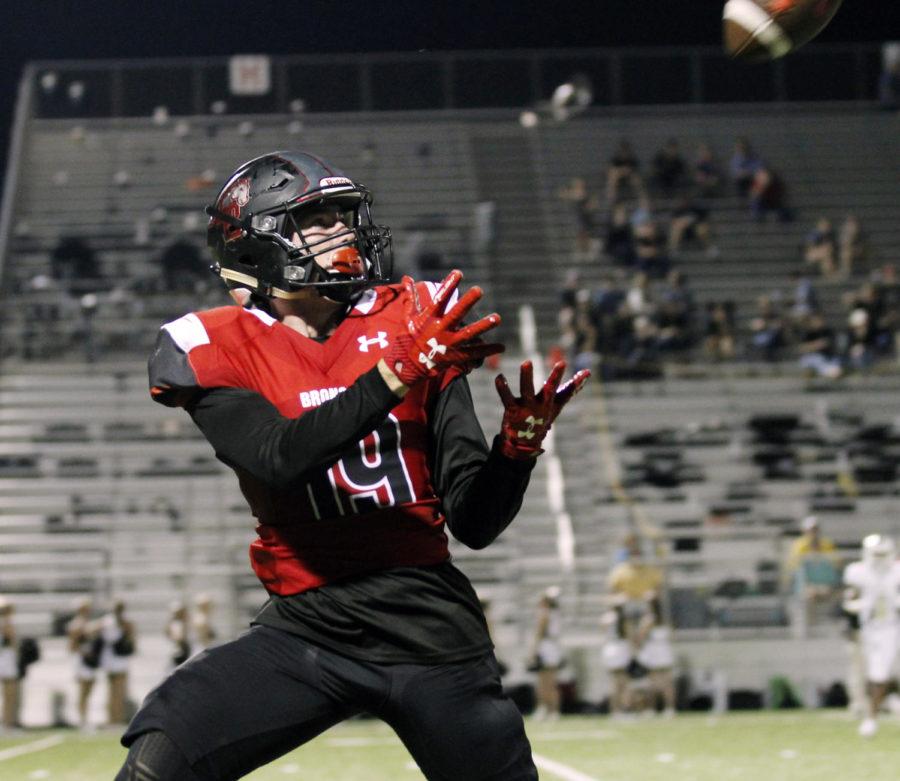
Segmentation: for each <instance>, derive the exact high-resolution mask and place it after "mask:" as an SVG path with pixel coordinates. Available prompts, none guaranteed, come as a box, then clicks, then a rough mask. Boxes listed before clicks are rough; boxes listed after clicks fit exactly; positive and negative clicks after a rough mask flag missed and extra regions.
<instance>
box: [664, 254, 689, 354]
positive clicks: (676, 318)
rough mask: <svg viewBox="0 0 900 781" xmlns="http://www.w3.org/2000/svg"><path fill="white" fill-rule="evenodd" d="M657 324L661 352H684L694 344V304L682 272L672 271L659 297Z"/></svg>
mask: <svg viewBox="0 0 900 781" xmlns="http://www.w3.org/2000/svg"><path fill="white" fill-rule="evenodd" d="M658 301H659V303H658V305H657V310H656V324H657V326H658V327H659V337H658V343H659V349H660V350H661V351H664V352H665V351H668V350H683V349H686V348H687V347H690V345H691V343H692V342H693V338H692V334H691V330H692V322H691V321H692V317H693V311H694V302H693V299H692V296H691V292H690V290H688V288H687V285H686V284H685V281H684V276H683V275H682V274H681V272H680V271H677V270H672V271H670V272H669V275H668V276H667V277H666V283H665V284H664V285H663V286H662V287H661V289H660V291H659V295H658Z"/></svg>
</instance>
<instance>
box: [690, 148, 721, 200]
mask: <svg viewBox="0 0 900 781" xmlns="http://www.w3.org/2000/svg"><path fill="white" fill-rule="evenodd" d="M693 179H694V187H695V188H696V191H697V195H698V196H699V197H701V198H711V197H712V196H715V195H718V193H719V188H720V187H721V185H722V171H721V169H720V168H719V163H718V161H717V160H716V157H715V154H714V153H713V150H712V147H711V146H710V145H709V144H700V145H699V146H698V147H697V157H696V159H695V160H694V171H693Z"/></svg>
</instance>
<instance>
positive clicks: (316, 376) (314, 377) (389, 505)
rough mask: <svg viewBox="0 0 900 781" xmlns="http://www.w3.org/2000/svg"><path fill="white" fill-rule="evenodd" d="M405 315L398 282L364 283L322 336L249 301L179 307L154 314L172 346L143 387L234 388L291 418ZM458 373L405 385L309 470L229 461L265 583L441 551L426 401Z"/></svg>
mask: <svg viewBox="0 0 900 781" xmlns="http://www.w3.org/2000/svg"><path fill="white" fill-rule="evenodd" d="M419 285H420V290H419V295H420V296H423V297H424V296H426V295H433V294H434V292H435V291H436V285H433V284H431V283H419ZM404 327H405V326H404V324H403V320H402V305H401V298H400V289H399V287H398V286H385V287H379V288H376V289H374V290H369V291H366V293H365V294H364V295H363V296H362V297H361V298H360V300H359V302H358V303H357V304H356V305H355V306H354V307H353V308H352V309H351V310H350V312H349V313H348V315H347V317H346V318H345V319H344V320H343V321H342V322H341V324H340V325H339V326H338V327H337V329H336V330H335V331H334V333H333V334H332V335H331V336H330V337H329V338H328V339H327V340H326V341H324V342H317V341H315V340H313V339H310V338H308V337H305V336H303V335H302V334H299V333H297V332H296V331H294V330H293V329H291V328H289V327H288V326H285V325H283V324H282V323H281V322H279V321H278V320H276V319H275V318H273V317H271V316H269V315H268V314H266V313H265V312H262V311H260V310H258V309H244V308H241V307H238V306H226V307H221V308H218V309H212V310H208V311H205V312H197V313H192V314H188V315H185V316H184V317H182V318H179V319H178V320H175V321H173V322H171V323H167V324H166V325H164V326H163V329H164V330H165V331H167V332H168V334H169V336H171V340H170V341H169V340H167V343H168V344H169V345H171V347H170V348H169V349H170V350H171V351H173V352H176V353H177V354H176V355H169V356H160V355H159V354H157V356H155V357H154V359H153V361H152V362H151V393H152V394H153V395H154V397H155V398H156V399H157V400H158V401H161V402H162V403H166V404H170V405H181V404H183V403H185V401H186V400H187V399H188V398H190V395H191V393H192V389H193V390H196V389H205V388H215V387H223V386H224V387H234V388H244V389H248V390H251V391H255V392H256V393H259V394H261V395H262V396H264V397H265V398H266V399H268V400H269V401H270V402H272V404H274V405H275V406H276V407H277V408H278V410H279V411H280V412H281V414H282V415H284V416H286V417H289V418H294V417H297V416H300V415H303V414H305V413H307V412H309V411H310V410H312V409H315V408H316V407H318V406H320V405H321V404H327V403H328V402H329V400H330V399H332V398H334V397H335V396H337V395H338V394H339V393H341V392H343V391H344V390H346V388H347V387H348V386H350V385H351V384H352V383H353V382H354V381H355V380H356V379H357V378H358V377H359V376H360V375H361V374H363V373H365V372H366V371H368V370H370V369H371V368H373V367H374V366H375V364H376V363H377V362H378V360H379V359H380V358H381V356H382V354H383V353H384V351H385V350H386V349H387V347H388V345H390V344H391V341H392V340H393V339H394V337H395V335H396V334H398V333H399V332H400V331H401V329H402V328H404ZM161 349H164V348H161ZM154 362H157V363H160V364H166V365H167V367H168V369H167V372H166V374H167V376H177V377H179V379H178V381H177V387H175V385H176V383H172V382H168V383H166V384H165V385H161V383H159V380H158V377H157V379H156V380H155V379H154V371H153V363H154ZM179 362H180V363H179ZM172 367H176V368H174V369H173V368H172ZM456 374H457V372H456V370H453V371H448V372H445V373H444V374H443V375H442V376H441V377H439V378H437V379H436V380H432V381H429V382H425V383H421V384H420V385H417V386H415V387H414V388H412V389H411V390H410V391H409V392H408V393H407V394H406V396H405V397H404V398H403V399H402V400H400V401H399V402H398V404H397V406H396V407H394V409H393V410H392V411H391V412H390V414H389V415H388V416H387V417H386V419H385V420H384V421H383V422H382V423H381V424H380V425H379V426H378V428H376V429H375V431H373V432H372V433H371V434H369V435H368V436H366V437H365V438H364V439H363V440H361V441H360V442H359V443H357V444H356V445H354V446H352V447H350V448H348V449H347V451H346V452H345V453H343V455H342V456H341V457H340V458H339V459H338V460H337V461H336V462H335V463H334V464H330V465H323V466H322V468H321V470H320V471H318V472H317V473H315V474H312V475H308V477H309V479H308V481H307V482H304V483H302V484H299V483H298V484H297V485H292V486H291V487H290V488H288V489H283V488H282V489H279V488H275V487H273V486H270V485H266V484H265V483H263V482H262V481H261V480H259V479H257V478H255V477H253V476H252V475H250V474H248V473H246V472H243V471H241V470H236V471H237V472H238V478H239V482H240V487H241V491H242V492H243V494H244V496H245V497H246V499H247V501H248V503H249V505H250V509H251V511H252V513H253V515H254V516H255V517H256V519H257V521H258V525H257V529H256V530H257V534H258V535H259V536H258V539H256V540H255V541H254V542H253V543H252V544H251V545H250V560H251V563H252V565H253V569H254V571H255V572H256V574H257V576H258V577H259V579H260V581H262V583H263V585H264V586H265V587H266V588H267V589H268V590H269V591H270V592H273V593H277V594H282V595H286V594H296V593H300V592H302V591H305V590H307V589H310V588H315V587H317V586H321V585H323V584H325V583H328V582H330V581H334V580H337V579H341V578H346V577H352V576H354V575H360V574H363V573H366V572H372V571H376V570H381V569H385V568H388V567H396V566H411V565H428V564H437V563H439V562H442V561H444V560H446V559H447V558H448V557H449V553H448V549H447V536H446V534H445V532H444V516H443V513H442V511H441V506H440V502H439V500H438V498H437V496H436V495H435V493H434V489H433V487H432V485H431V480H430V475H429V465H428V461H429V459H428V440H429V428H428V419H427V410H428V409H429V408H430V406H431V404H432V402H433V400H434V398H433V397H434V395H435V394H437V393H438V392H439V391H440V390H441V388H443V387H445V385H446V384H447V383H448V382H449V381H450V380H451V379H452V378H453V377H454V376H456ZM324 435H327V432H323V436H324Z"/></svg>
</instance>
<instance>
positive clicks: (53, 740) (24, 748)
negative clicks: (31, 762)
mask: <svg viewBox="0 0 900 781" xmlns="http://www.w3.org/2000/svg"><path fill="white" fill-rule="evenodd" d="M64 740H65V738H64V737H63V736H62V735H48V736H47V737H46V738H41V739H40V740H33V741H31V743H23V744H22V745H21V746H13V747H12V748H7V749H3V751H0V762H3V761H4V760H6V759H15V758H16V757H21V756H22V755H23V754H31V753H33V752H35V751H43V750H44V749H45V748H52V747H53V746H58V745H59V744H60V743H62V742H63V741H64Z"/></svg>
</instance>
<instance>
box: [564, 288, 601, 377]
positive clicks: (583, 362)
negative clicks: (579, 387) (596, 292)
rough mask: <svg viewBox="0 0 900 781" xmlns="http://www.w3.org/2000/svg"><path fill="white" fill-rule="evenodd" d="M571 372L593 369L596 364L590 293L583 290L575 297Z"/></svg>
mask: <svg viewBox="0 0 900 781" xmlns="http://www.w3.org/2000/svg"><path fill="white" fill-rule="evenodd" d="M570 349H571V353H572V371H573V372H578V371H581V370H582V369H593V368H594V366H595V364H596V363H597V358H598V356H597V327H596V325H595V323H594V315H593V311H592V306H591V291H590V290H588V289H587V288H583V289H581V290H579V291H578V293H577V294H576V297H575V312H574V316H573V319H572V329H571V348H570Z"/></svg>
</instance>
